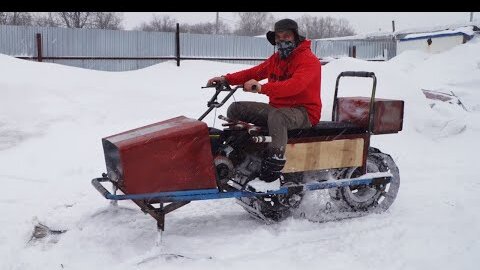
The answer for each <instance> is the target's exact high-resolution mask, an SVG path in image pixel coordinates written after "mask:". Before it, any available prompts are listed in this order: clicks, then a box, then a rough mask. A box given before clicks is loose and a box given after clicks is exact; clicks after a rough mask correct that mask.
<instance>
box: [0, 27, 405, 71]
mask: <svg viewBox="0 0 480 270" xmlns="http://www.w3.org/2000/svg"><path fill="white" fill-rule="evenodd" d="M274 49H275V48H274V47H273V46H272V45H271V44H270V43H269V42H268V41H267V40H266V38H259V37H247V36H234V35H207V34H189V33H180V32H179V31H178V25H177V32H170V33H163V32H142V31H123V30H102V29H68V28H57V27H31V26H10V25H0V53H1V54H7V55H10V56H14V57H18V58H22V59H30V60H36V61H44V62H53V63H59V64H65V65H70V66H76V67H82V68H88V69H96V70H106V71H126V70H134V69H139V68H144V67H147V66H150V65H154V64H157V63H160V62H162V61H166V60H177V64H180V60H201V59H203V60H215V61H222V62H231V63H232V62H233V63H245V64H258V63H260V62H261V61H263V60H265V59H267V58H268V57H269V56H270V55H271V54H272V53H273V52H274ZM312 51H313V52H314V53H315V54H316V55H317V56H318V57H319V58H325V57H341V56H353V57H358V58H361V59H366V60H378V59H381V60H386V59H390V58H392V57H393V56H394V55H395V52H396V43H395V42H394V41H392V40H375V41H362V40H335V41H332V40H313V41H312Z"/></svg>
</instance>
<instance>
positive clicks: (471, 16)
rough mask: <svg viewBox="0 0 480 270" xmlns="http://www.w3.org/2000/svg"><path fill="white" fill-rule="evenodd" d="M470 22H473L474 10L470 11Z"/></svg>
mask: <svg viewBox="0 0 480 270" xmlns="http://www.w3.org/2000/svg"><path fill="white" fill-rule="evenodd" d="M470 22H473V12H470Z"/></svg>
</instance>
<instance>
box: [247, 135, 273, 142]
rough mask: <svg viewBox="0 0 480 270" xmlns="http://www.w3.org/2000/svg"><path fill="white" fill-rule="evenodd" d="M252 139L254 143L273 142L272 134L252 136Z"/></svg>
mask: <svg viewBox="0 0 480 270" xmlns="http://www.w3.org/2000/svg"><path fill="white" fill-rule="evenodd" d="M252 141H253V142H254V143H270V142H272V137H271V136H252Z"/></svg>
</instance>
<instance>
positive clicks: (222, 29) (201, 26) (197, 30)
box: [180, 21, 231, 35]
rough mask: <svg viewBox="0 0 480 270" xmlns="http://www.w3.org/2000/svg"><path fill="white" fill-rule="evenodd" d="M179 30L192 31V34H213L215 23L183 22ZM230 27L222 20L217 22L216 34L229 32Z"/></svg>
mask: <svg viewBox="0 0 480 270" xmlns="http://www.w3.org/2000/svg"><path fill="white" fill-rule="evenodd" d="M180 31H181V32H187V33H193V34H215V32H216V24H215V23H210V22H207V23H197V24H192V25H189V24H185V25H183V26H182V25H181V27H180ZM230 33H231V31H230V27H229V26H228V25H227V24H225V23H223V22H222V21H219V22H218V34H221V35H222V34H223V35H224V34H230Z"/></svg>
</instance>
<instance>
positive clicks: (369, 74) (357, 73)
mask: <svg viewBox="0 0 480 270" xmlns="http://www.w3.org/2000/svg"><path fill="white" fill-rule="evenodd" d="M338 76H339V77H365V78H368V77H375V73H373V72H368V71H344V72H342V73H340V75H338Z"/></svg>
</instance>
